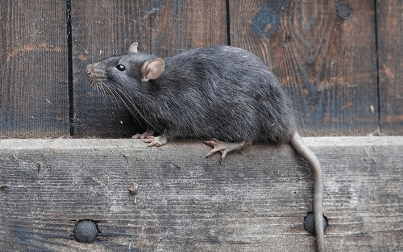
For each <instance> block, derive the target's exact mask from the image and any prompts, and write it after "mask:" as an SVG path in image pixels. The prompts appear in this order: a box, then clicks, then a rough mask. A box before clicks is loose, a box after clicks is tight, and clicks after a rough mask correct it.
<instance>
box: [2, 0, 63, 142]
mask: <svg viewBox="0 0 403 252" xmlns="http://www.w3.org/2000/svg"><path fill="white" fill-rule="evenodd" d="M65 8H66V4H65V3H64V2H63V1H58V0H33V1H22V0H18V1H1V4H0V30H1V34H2V36H1V39H2V43H1V45H0V138H12V137H18V138H33V137H61V136H68V135H69V125H70V124H69V97H68V96H69V94H68V83H67V69H68V66H67V53H68V52H67V39H66V38H67V31H66V23H65V21H66V9H65Z"/></svg>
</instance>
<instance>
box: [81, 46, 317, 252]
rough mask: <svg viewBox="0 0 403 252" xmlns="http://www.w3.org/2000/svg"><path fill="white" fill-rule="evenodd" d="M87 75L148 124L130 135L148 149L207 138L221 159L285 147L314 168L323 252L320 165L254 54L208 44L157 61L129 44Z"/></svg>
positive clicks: (281, 93)
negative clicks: (262, 146)
mask: <svg viewBox="0 0 403 252" xmlns="http://www.w3.org/2000/svg"><path fill="white" fill-rule="evenodd" d="M86 74H87V76H88V79H89V81H90V82H91V83H92V84H93V85H95V86H97V87H99V88H100V90H101V91H103V92H105V93H108V94H111V95H113V96H115V97H117V98H119V99H121V100H122V101H123V102H124V103H125V105H126V106H127V107H128V108H129V110H130V111H131V112H132V113H133V115H134V116H135V117H136V118H139V117H140V118H142V119H144V120H145V121H146V122H147V123H148V129H147V131H146V132H145V133H143V134H136V135H134V136H133V137H134V138H142V139H146V140H145V141H146V142H148V143H149V145H148V146H161V145H164V144H166V143H167V142H168V141H169V140H172V139H175V138H197V139H210V140H209V141H207V142H206V144H208V145H211V146H213V149H212V150H211V151H210V152H209V153H208V154H207V156H210V155H212V154H214V153H215V152H221V161H223V160H224V158H225V156H226V155H227V153H229V152H231V151H234V150H239V149H242V148H243V147H245V146H246V145H248V144H251V143H255V142H267V143H273V144H291V146H292V147H293V148H294V149H295V151H296V152H297V154H298V155H300V156H301V157H303V158H304V159H306V160H307V161H308V162H309V165H310V167H311V170H312V175H313V178H314V182H315V185H314V212H315V230H316V240H317V245H318V251H324V235H323V233H324V227H323V225H322V223H323V222H322V218H323V217H322V216H323V213H322V212H323V211H322V197H323V177H322V171H321V168H320V165H319V162H318V160H317V158H316V156H315V155H314V153H313V152H312V151H310V149H309V148H308V147H307V146H306V145H304V143H303V142H302V140H301V138H300V136H299V134H298V133H297V131H296V126H295V123H294V117H293V110H292V109H291V107H290V106H289V105H288V100H287V96H286V94H285V92H284V91H283V89H282V88H281V86H280V84H279V82H278V80H277V79H276V77H275V76H274V75H273V73H272V72H271V71H269V69H268V68H267V66H266V65H265V64H264V62H263V61H262V60H261V59H259V58H258V57H257V56H256V55H254V54H252V53H251V52H248V51H246V50H243V49H241V48H236V47H231V46H212V47H205V48H198V49H193V50H189V51H186V52H183V53H180V54H177V55H175V56H173V57H168V58H165V59H162V58H159V57H157V56H156V55H153V54H142V53H139V52H137V43H134V44H133V45H132V46H131V47H130V48H129V53H128V54H126V55H123V56H114V57H110V58H107V59H105V60H103V61H101V62H98V63H94V64H90V65H88V66H87V69H86ZM155 133H160V135H159V136H156V137H154V136H153V135H154V134H155Z"/></svg>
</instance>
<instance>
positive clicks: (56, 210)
mask: <svg viewBox="0 0 403 252" xmlns="http://www.w3.org/2000/svg"><path fill="white" fill-rule="evenodd" d="M303 139H304V141H305V142H306V144H307V145H308V146H310V148H311V149H312V150H313V151H314V152H315V154H316V155H317V157H318V159H319V161H320V162H321V165H322V169H323V173H324V176H325V192H324V209H325V215H326V216H327V218H328V220H329V225H330V227H329V229H328V230H327V231H326V235H325V239H326V248H327V250H335V251H379V250H383V249H385V248H388V249H389V250H391V251H402V250H403V207H402V206H403V183H402V175H403V154H402V153H403V137H320V138H303ZM209 150H210V147H209V146H206V145H204V144H203V143H202V142H200V141H193V142H174V143H170V144H168V145H166V146H163V147H161V148H146V147H145V144H144V143H143V142H142V141H140V140H132V139H121V140H117V139H102V140H99V139H30V140H19V139H10V140H6V139H2V140H0V174H1V175H0V176H1V177H0V183H1V190H0V201H1V204H0V211H1V214H0V217H1V219H0V247H2V248H3V249H4V250H6V251H8V250H16V251H28V250H35V251H48V250H57V251H71V250H87V251H88V250H94V251H95V250H96V251H120V250H129V251H131V250H133V251H138V250H141V251H143V250H145V251H154V250H159V251H314V244H315V243H314V237H313V236H311V235H309V234H308V233H307V232H306V231H305V230H304V227H303V221H304V217H305V216H306V214H307V212H310V211H312V184H313V183H312V179H311V175H310V171H309V167H308V166H307V164H306V163H305V162H304V161H303V160H301V159H300V158H298V157H297V156H296V155H295V153H294V151H293V150H292V148H291V147H289V146H287V145H284V146H269V145H256V146H251V147H249V148H247V149H246V150H243V151H242V152H241V153H233V154H229V155H228V157H227V159H226V161H225V163H224V164H222V165H220V164H219V162H218V161H219V157H218V155H214V156H212V157H210V158H205V154H206V153H207V152H208V151H209ZM133 185H134V186H133ZM129 188H130V190H129ZM79 220H91V221H93V222H94V223H96V226H97V229H98V230H97V232H98V233H97V239H96V240H95V241H94V242H92V243H81V242H78V241H76V240H75V238H74V236H73V230H74V227H75V225H76V224H77V222H78V221H79Z"/></svg>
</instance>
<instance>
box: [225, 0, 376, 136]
mask: <svg viewBox="0 0 403 252" xmlns="http://www.w3.org/2000/svg"><path fill="white" fill-rule="evenodd" d="M229 9H230V31H231V44H232V45H234V46H239V47H242V48H245V49H247V50H250V51H252V52H254V53H255V54H257V55H258V56H259V57H261V58H262V59H263V60H264V61H265V62H266V64H267V65H268V67H269V68H271V69H272V70H273V72H274V73H275V75H276V76H277V77H278V78H279V80H280V82H281V83H282V85H283V86H284V87H285V89H286V90H287V91H288V93H289V95H290V97H291V100H292V102H293V104H294V107H295V109H296V113H297V118H298V119H299V123H300V131H301V133H302V134H303V135H333V134H335V135H365V134H367V133H370V132H372V131H374V130H376V129H377V128H378V111H377V110H378V97H377V70H376V46H375V39H374V34H375V28H374V24H375V20H374V3H373V1H369V0H366V1H358V0H351V1H342V2H340V1H334V0H332V1H319V0H303V1H296V0H291V1H282V0H278V1H263V0H260V1H246V0H231V1H230V6H229Z"/></svg>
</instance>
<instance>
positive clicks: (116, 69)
mask: <svg viewBox="0 0 403 252" xmlns="http://www.w3.org/2000/svg"><path fill="white" fill-rule="evenodd" d="M164 69H165V62H164V60H162V59H161V58H157V57H156V56H155V55H150V54H142V53H139V52H138V51H137V42H136V43H133V44H132V45H131V46H130V48H129V51H128V54H126V55H123V56H117V57H116V56H113V57H109V58H107V59H105V60H103V61H100V62H98V63H93V64H90V65H88V66H87V68H86V74H87V77H88V79H89V81H90V82H91V83H92V84H93V85H94V86H96V87H97V88H98V89H99V90H100V91H102V92H104V93H107V94H110V95H111V94H112V95H115V96H118V97H119V98H124V97H122V96H126V98H128V97H127V94H133V92H135V93H139V92H140V93H141V90H144V89H145V88H146V87H147V85H150V84H151V83H149V81H150V80H156V79H158V78H159V77H160V76H161V74H162V73H163V72H164Z"/></svg>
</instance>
